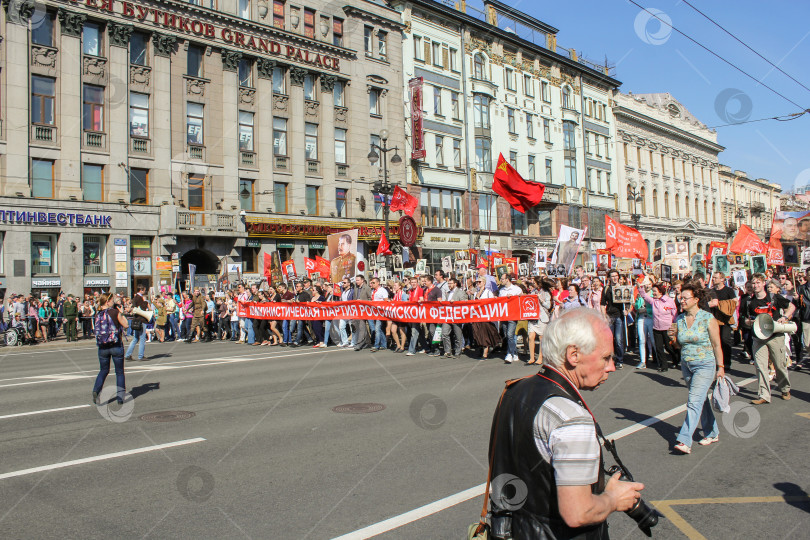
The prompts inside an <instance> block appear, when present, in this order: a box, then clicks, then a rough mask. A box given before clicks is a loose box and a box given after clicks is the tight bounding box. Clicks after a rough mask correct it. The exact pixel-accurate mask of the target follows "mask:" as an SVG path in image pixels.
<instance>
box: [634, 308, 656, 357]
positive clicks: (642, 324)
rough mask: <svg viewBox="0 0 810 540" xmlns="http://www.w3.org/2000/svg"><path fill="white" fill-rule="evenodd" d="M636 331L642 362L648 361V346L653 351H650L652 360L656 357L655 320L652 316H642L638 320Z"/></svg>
mask: <svg viewBox="0 0 810 540" xmlns="http://www.w3.org/2000/svg"><path fill="white" fill-rule="evenodd" d="M636 332H637V333H638V356H639V358H641V362H640V363H641V364H644V363H646V361H647V347H648V346H649V347H650V350H651V351H652V352H651V353H650V355H651V358H650V360H652V359H653V358H655V355H656V353H655V338H654V337H653V320H652V318H651V317H642V318H640V319H638V320H637V321H636Z"/></svg>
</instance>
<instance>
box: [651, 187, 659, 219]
mask: <svg viewBox="0 0 810 540" xmlns="http://www.w3.org/2000/svg"><path fill="white" fill-rule="evenodd" d="M652 203H653V215H654V216H655V217H658V190H657V189H654V190H653V200H652Z"/></svg>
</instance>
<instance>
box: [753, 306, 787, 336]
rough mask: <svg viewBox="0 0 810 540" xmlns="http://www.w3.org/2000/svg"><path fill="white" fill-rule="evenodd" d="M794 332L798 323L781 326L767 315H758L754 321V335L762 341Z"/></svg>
mask: <svg viewBox="0 0 810 540" xmlns="http://www.w3.org/2000/svg"><path fill="white" fill-rule="evenodd" d="M794 332H796V323H794V322H786V323H785V324H780V323H779V322H777V321H774V320H773V317H771V316H770V315H768V314H767V313H763V314H761V315H757V318H756V319H754V335H755V336H757V337H758V338H759V339H761V340H766V339H768V338H770V337H771V336H772V335H774V334H792V333H794Z"/></svg>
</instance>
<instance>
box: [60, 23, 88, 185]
mask: <svg viewBox="0 0 810 540" xmlns="http://www.w3.org/2000/svg"><path fill="white" fill-rule="evenodd" d="M85 19H86V17H85V15H84V14H81V13H73V12H71V11H68V10H66V9H59V22H60V26H61V28H62V36H61V39H60V40H59V43H60V45H59V67H60V70H59V78H58V79H57V81H56V87H57V90H56V95H57V96H59V99H58V102H57V105H56V107H57V115H56V117H57V118H58V121H57V124H58V130H59V134H58V137H59V146H60V148H61V150H62V151H61V154H60V159H59V160H58V161H57V162H56V165H55V167H54V174H55V176H56V178H57V183H56V190H55V191H56V193H55V194H54V195H55V196H56V197H58V198H60V199H67V198H68V197H71V196H75V197H77V198H78V199H79V200H81V199H82V186H81V169H82V164H81V157H80V156H81V150H82V139H81V137H82V71H81V70H82V41H81V37H82V28H83V26H84V20H85Z"/></svg>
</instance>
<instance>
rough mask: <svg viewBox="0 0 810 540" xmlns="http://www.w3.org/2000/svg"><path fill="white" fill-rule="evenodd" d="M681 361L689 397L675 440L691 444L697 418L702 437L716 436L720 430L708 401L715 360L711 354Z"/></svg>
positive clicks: (687, 444)
mask: <svg viewBox="0 0 810 540" xmlns="http://www.w3.org/2000/svg"><path fill="white" fill-rule="evenodd" d="M687 360H688V359H687V358H683V359H682V361H681V371H682V372H683V379H684V381H685V382H686V387H687V388H688V389H689V399H688V400H687V402H686V418H685V419H684V421H683V425H682V426H681V432H680V433H678V437H677V441H678V442H681V443H683V444H685V445H686V446H689V447H691V446H692V434H694V433H695V430H696V429H697V423H698V418H700V425H701V426H702V428H703V435H704V437H717V434H718V433H719V432H720V431H719V430H718V428H717V420H716V419H715V418H714V412H712V404H711V403H710V402H709V388H711V386H712V383H713V382H714V376H715V368H716V365H715V360H714V355H711V357H710V358H708V359H707V360H701V361H691V362H689V361H687Z"/></svg>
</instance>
